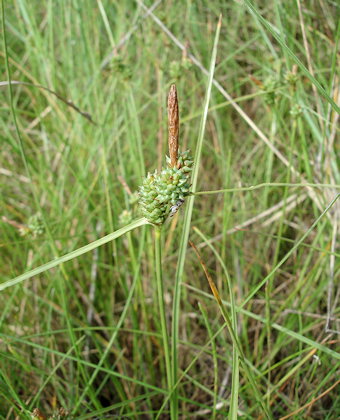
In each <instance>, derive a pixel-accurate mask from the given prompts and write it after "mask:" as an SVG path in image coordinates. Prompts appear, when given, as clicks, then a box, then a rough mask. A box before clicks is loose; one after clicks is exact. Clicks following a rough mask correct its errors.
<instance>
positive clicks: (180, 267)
mask: <svg viewBox="0 0 340 420" xmlns="http://www.w3.org/2000/svg"><path fill="white" fill-rule="evenodd" d="M221 24H222V16H220V19H219V21H218V24H217V29H216V35H215V41H214V46H213V50H212V55H211V61H210V71H209V79H208V85H207V91H206V96H205V101H204V111H203V114H202V119H201V123H200V129H199V134H198V140H197V146H196V152H195V158H194V169H193V172H192V192H195V190H196V186H197V179H198V172H199V166H200V160H201V153H202V145H203V137H204V131H205V125H206V121H207V116H208V109H209V102H210V96H211V87H212V81H213V77H214V69H215V63H216V55H217V44H218V40H219V36H220V30H221ZM194 201H195V197H194V196H191V197H189V199H188V204H187V207H186V211H185V216H184V224H183V231H182V237H181V242H180V248H179V256H178V263H177V270H176V277H175V289H174V300H173V314H172V316H173V318H172V345H171V361H172V383H173V384H175V383H176V382H177V370H178V353H177V346H178V325H179V312H180V308H179V306H180V300H181V281H182V277H183V271H184V262H185V255H186V250H187V244H188V238H189V230H190V223H191V216H192V211H193V206H194ZM172 403H173V404H174V406H173V413H174V419H173V420H175V419H176V418H177V417H178V391H177V389H175V390H174V396H173V398H172Z"/></svg>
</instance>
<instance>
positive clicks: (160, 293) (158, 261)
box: [155, 227, 173, 418]
mask: <svg viewBox="0 0 340 420" xmlns="http://www.w3.org/2000/svg"><path fill="white" fill-rule="evenodd" d="M155 265H156V267H155V268H156V282H157V298H158V306H159V316H160V320H161V329H162V338H163V348H164V357H165V368H166V376H167V382H168V389H169V392H171V390H172V378H171V363H170V347H169V335H168V329H167V325H166V313H165V304H164V287H163V276H162V228H161V227H156V228H155ZM170 405H171V406H172V398H171V400H170ZM171 412H172V408H171ZM171 418H173V416H172V415H171Z"/></svg>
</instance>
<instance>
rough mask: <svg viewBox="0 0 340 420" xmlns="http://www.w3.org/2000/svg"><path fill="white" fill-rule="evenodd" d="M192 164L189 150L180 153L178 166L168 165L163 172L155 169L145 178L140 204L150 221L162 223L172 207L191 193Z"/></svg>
mask: <svg viewBox="0 0 340 420" xmlns="http://www.w3.org/2000/svg"><path fill="white" fill-rule="evenodd" d="M167 163H168V164H169V159H168V158H167ZM192 166H193V160H192V158H191V156H190V154H189V151H188V150H187V151H185V152H183V153H179V156H178V161H177V167H173V168H171V167H168V168H166V169H163V170H162V171H161V172H158V171H157V170H155V172H154V173H152V174H150V173H149V174H148V176H147V177H146V178H145V179H144V181H143V184H142V186H141V187H140V189H139V206H140V209H141V212H142V214H143V216H144V217H145V218H146V219H147V220H148V221H149V222H150V223H152V224H154V225H162V224H163V223H164V222H165V220H166V218H167V217H168V216H169V212H170V208H171V207H172V206H175V205H176V204H177V203H178V201H179V200H184V198H185V197H186V196H188V195H189V189H190V183H189V177H190V173H191V171H192Z"/></svg>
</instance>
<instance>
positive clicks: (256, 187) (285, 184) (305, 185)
mask: <svg viewBox="0 0 340 420" xmlns="http://www.w3.org/2000/svg"><path fill="white" fill-rule="evenodd" d="M266 187H292V188H294V187H296V188H297V187H299V188H334V189H340V185H336V184H310V183H307V182H301V183H289V182H263V183H261V184H257V185H250V186H249V187H239V188H224V189H222V190H211V191H197V192H193V193H192V194H191V195H210V194H220V193H228V192H239V191H254V190H259V189H260V188H266Z"/></svg>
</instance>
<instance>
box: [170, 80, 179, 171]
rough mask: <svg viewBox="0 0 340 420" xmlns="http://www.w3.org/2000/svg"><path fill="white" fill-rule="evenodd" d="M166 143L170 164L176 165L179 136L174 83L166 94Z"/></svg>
mask: <svg viewBox="0 0 340 420" xmlns="http://www.w3.org/2000/svg"><path fill="white" fill-rule="evenodd" d="M168 133H169V136H168V143H169V155H170V165H171V166H172V167H174V166H176V165H177V158H178V137H179V113H178V100H177V89H176V85H171V87H170V91H169V95H168Z"/></svg>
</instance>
